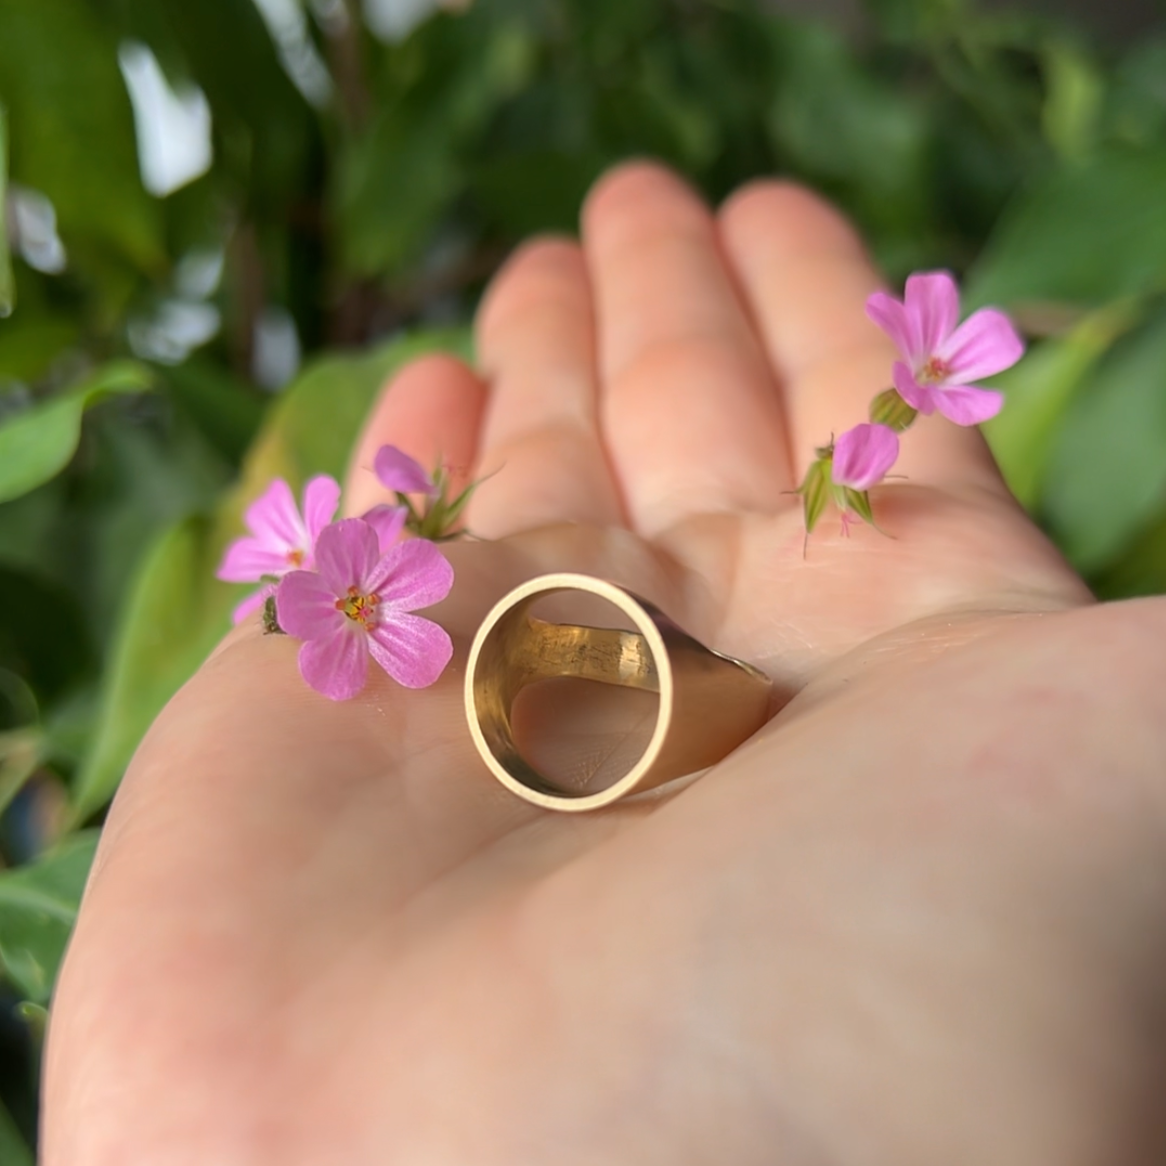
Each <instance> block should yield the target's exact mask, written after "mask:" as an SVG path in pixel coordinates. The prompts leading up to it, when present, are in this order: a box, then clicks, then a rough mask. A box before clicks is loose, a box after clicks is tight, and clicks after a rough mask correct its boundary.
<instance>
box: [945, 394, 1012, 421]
mask: <svg viewBox="0 0 1166 1166" xmlns="http://www.w3.org/2000/svg"><path fill="white" fill-rule="evenodd" d="M935 407H936V408H937V409H938V410H939V411H940V412H941V413H942V414H943V415H944V416H945V417H946V418H947V419H948V420H949V421H954V422H955V423H956V424H957V425H979V424H980V422H981V421H987V420H988V419H989V418H990V417H995V416H996V414H997V413H999V412H1000V410H1001V409H1002V408H1003V407H1004V394H1003V393H998V392H996V390H995V389H983V388H980V386H979V385H949V386H948V387H947V388H944V389H939V390H938V391H937V392H936V394H935Z"/></svg>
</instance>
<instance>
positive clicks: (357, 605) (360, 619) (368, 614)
mask: <svg viewBox="0 0 1166 1166" xmlns="http://www.w3.org/2000/svg"><path fill="white" fill-rule="evenodd" d="M380 601H381V597H380V596H379V595H361V594H360V592H359V591H357V589H356V588H355V587H349V589H348V597H347V598H346V599H338V600H336V610H337V611H342V612H344V614H345V615H346V616H348V618H349V619H351V620H354V621H355V622H356V623H358V624H360V626H361V627H362V628H364V629H365V630H366V631H367V630H368V629H369V628H370V627H375V626H376V609H377V605H378V604H379V603H380Z"/></svg>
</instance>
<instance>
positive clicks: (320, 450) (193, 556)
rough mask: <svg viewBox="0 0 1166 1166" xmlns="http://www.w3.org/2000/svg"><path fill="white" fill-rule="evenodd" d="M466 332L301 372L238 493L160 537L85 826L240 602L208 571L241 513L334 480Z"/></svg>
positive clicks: (86, 769)
mask: <svg viewBox="0 0 1166 1166" xmlns="http://www.w3.org/2000/svg"><path fill="white" fill-rule="evenodd" d="M467 348H468V337H467V334H466V333H465V332H464V331H463V330H460V329H459V330H455V331H449V332H436V333H428V334H424V335H420V336H417V337H408V338H405V339H402V340H397V341H394V342H393V343H391V344H389V345H388V346H387V347H385V348H382V349H378V350H376V351H374V352H371V353H368V354H365V355H361V356H356V357H352V356H345V357H332V358H330V359H327V360H323V361H321V362H320V363H318V364H316V365H315V366H313V367H312V368H310V369H308V370H307V371H306V372H304V373H303V375H302V376H300V378H299V379H298V380H297V381H296V382H295V383H293V384H292V385H291V386H290V387H289V388H288V389H287V390H286V391H285V393H284V395H283V396H282V397H281V398H280V399H279V401H278V402H277V403H276V404H275V406H274V407H273V408H272V410H271V411H270V413H269V414H268V415H267V417H266V419H265V422H264V425H263V428H262V430H261V431H260V434H259V437H258V439H257V440H256V442H255V444H254V445H253V447H252V449H251V451H250V453H249V455H248V457H247V459H246V461H245V463H244V467H243V477H242V480H241V482H240V483H239V485H238V486H237V488H236V489H235V490H234V491H232V493H231V494H230V495H229V496H228V497H227V498H226V499H224V501H223V503H222V504H221V506H220V507H219V509H218V510H217V512H216V513H215V515H214V516H213V517H212V518H210V519H201V518H199V519H190V520H187V521H185V522H182V523H180V524H179V525H178V526H176V527H173V528H171V529H170V530H168V531H167V532H166V533H165V534H164V535H163V536H162V537H161V538H160V539H159V540H158V542H157V543H156V544H155V546H154V548H153V550H152V552H151V554H150V555H149V556H148V559H147V561H146V562H145V563H144V565H143V566H142V568H141V570H140V572H139V574H138V577H137V580H136V582H135V584H134V586H133V588H132V591H131V593H130V595H129V599H128V602H127V604H126V607H125V609H124V610H123V613H122V618H121V621H120V626H119V630H118V633H117V637H116V642H115V647H114V652H113V664H112V667H111V668H110V670H109V674H108V678H107V686H106V691H105V697H104V713H103V716H102V717H101V729H100V731H99V734H98V736H97V739H96V740H95V741H94V743H93V746H92V748H91V750H90V752H89V755H88V756H87V757H86V760H85V763H84V765H83V766H82V769H81V773H80V775H79V778H78V781H77V786H76V789H75V792H74V817H75V819H76V820H77V821H84V820H85V819H86V818H88V817H89V815H90V814H92V813H93V812H94V811H95V810H97V809H99V808H100V807H101V806H102V805H103V804H104V803H105V802H106V801H107V800H108V799H109V798H110V797H111V796H112V794H113V792H114V790H115V789H116V788H117V784H118V782H119V781H120V780H121V775H122V773H123V772H124V771H125V768H126V766H127V765H128V764H129V761H130V758H131V757H132V756H133V753H134V750H135V749H136V748H137V746H138V743H139V742H140V741H141V739H142V737H143V735H144V734H145V732H146V730H147V729H148V728H149V726H150V724H151V722H152V721H153V720H154V718H155V717H156V716H157V715H158V713H159V712H160V711H161V709H162V706H163V705H164V704H165V703H166V702H167V701H168V700H169V699H170V697H171V696H173V695H174V693H175V692H177V690H178V689H179V688H180V687H181V685H182V684H183V683H184V682H185V681H186V680H187V679H188V678H189V677H190V676H191V675H192V674H193V672H194V671H195V669H196V668H197V667H198V666H199V664H201V662H202V661H203V660H204V659H205V658H206V656H207V654H208V653H209V652H210V650H211V649H212V648H213V647H214V646H215V644H216V643H217V642H218V641H219V639H220V638H221V637H222V636H223V634H224V633H225V632H226V631H227V629H228V628H229V627H230V614H231V610H232V609H233V608H234V606H235V605H236V604H237V603H238V602H239V601H240V600H241V599H242V597H243V596H244V595H245V594H246V590H245V589H243V588H240V587H232V586H229V585H228V584H225V583H220V582H218V581H217V580H216V579H215V578H214V572H215V568H216V567H217V566H218V564H219V562H220V561H221V559H222V555H223V551H224V550H225V548H226V546H227V544H228V543H229V542H230V541H231V540H233V539H235V538H238V537H239V535H240V534H242V530H241V524H240V516H241V514H242V512H243V510H244V508H245V507H246V505H247V504H248V503H249V502H251V501H252V500H253V499H254V498H255V497H257V496H258V495H259V494H260V493H261V492H262V491H263V490H264V489H265V488H266V487H267V485H268V483H269V482H270V481H271V479H272V478H276V477H282V478H285V479H287V480H288V481H290V482H291V483H292V485H293V487H298V486H299V485H300V484H301V483H302V482H303V481H304V480H305V479H306V478H308V477H309V476H310V475H312V474H316V473H328V474H332V475H333V476H335V477H338V478H341V477H343V475H344V471H345V468H346V465H347V462H348V458H349V456H350V453H351V449H352V445H353V442H354V441H355V439H356V436H357V434H358V432H359V430H360V426H361V425H362V423H363V421H364V418H365V416H366V415H367V413H368V410H369V407H370V406H371V404H372V402H373V400H374V399H375V397H376V395H377V393H378V391H379V390H380V388H381V386H382V385H383V384H384V382H385V380H386V379H387V378H388V377H389V376H390V375H391V374H392V373H393V372H394V371H395V370H396V369H397V368H398V367H400V366H401V365H402V364H404V363H405V362H406V361H408V360H411V359H413V358H414V357H416V356H419V355H421V354H422V353H424V352H429V351H433V350H435V349H441V350H453V351H456V352H458V353H459V354H465V353H466V352H467Z"/></svg>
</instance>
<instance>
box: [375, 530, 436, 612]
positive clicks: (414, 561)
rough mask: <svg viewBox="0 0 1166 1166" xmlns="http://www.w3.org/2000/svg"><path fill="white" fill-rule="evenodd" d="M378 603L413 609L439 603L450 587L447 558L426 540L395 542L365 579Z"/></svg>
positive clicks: (406, 609) (401, 609)
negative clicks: (378, 599)
mask: <svg viewBox="0 0 1166 1166" xmlns="http://www.w3.org/2000/svg"><path fill="white" fill-rule="evenodd" d="M365 584H366V586H367V588H368V590H369V591H370V592H371V591H375V592H376V593H377V594H378V595H379V596H380V598H381V603H382V604H385V605H388V606H389V607H391V608H395V609H396V610H398V611H415V610H416V609H417V608H419V607H429V606H430V605H431V604H434V603H440V602H441V600H443V599H444V598H445V597H446V596H447V595H448V594H449V589H450V588H451V587H452V586H453V568H452V567H451V566H450V565H449V560H448V559H446V557H445V556H444V555H443V554H442V553H441V551H439V550H438V549H437V547H436V546H435V545H434V544H433V543H431V542H429V541H428V540H427V539H423V538H414V539H409V541H408V542H403V543H398V544H397V545H396V546H395V547H392V548H391V549H390V550H389V552H388V554H386V555H385V557H384V558H383V559H381V561H380V562H379V563H378V564H377V566H376V569H375V570H374V571H373V572H372V574H370V575H369V576H368V578H367V579H366V581H365Z"/></svg>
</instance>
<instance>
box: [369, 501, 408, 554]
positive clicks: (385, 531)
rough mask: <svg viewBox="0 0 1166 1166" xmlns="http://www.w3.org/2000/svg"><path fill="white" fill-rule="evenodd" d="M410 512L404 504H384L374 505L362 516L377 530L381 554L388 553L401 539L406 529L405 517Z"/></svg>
mask: <svg viewBox="0 0 1166 1166" xmlns="http://www.w3.org/2000/svg"><path fill="white" fill-rule="evenodd" d="M408 515H409V512H408V511H407V510H406V509H405V507H404V506H389V505H388V504H382V505H380V506H374V507H373V508H372V509H371V510H369V511H367V512H366V513H365V514H362V515H361V517H362V518H363V519H364V521H365V522H367V523H368V524H369V526H371V527H372V528H373V530H375V531H376V532H377V542H378V543H379V545H380V551H381V554H382V555H384V554H387V553H388V550H389V548H390V547H392V546H394V545H396V543H398V542H399V541H400V539H401V532H402V531H403V530H404V529H405V519H406V518H407V517H408Z"/></svg>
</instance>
